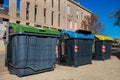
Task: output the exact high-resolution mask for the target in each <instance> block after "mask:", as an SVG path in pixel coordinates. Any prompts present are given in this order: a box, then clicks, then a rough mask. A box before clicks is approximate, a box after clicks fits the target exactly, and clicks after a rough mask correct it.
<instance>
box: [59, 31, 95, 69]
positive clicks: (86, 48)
mask: <svg viewBox="0 0 120 80" xmlns="http://www.w3.org/2000/svg"><path fill="white" fill-rule="evenodd" d="M93 39H94V36H93V35H92V34H81V33H76V32H72V31H66V30H62V31H61V39H60V44H59V45H60V46H59V64H63V65H68V66H75V67H77V66H80V65H84V64H91V63H92V62H91V61H92V43H93Z"/></svg>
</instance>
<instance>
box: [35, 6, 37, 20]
mask: <svg viewBox="0 0 120 80" xmlns="http://www.w3.org/2000/svg"><path fill="white" fill-rule="evenodd" d="M36 15H37V5H35V21H36Z"/></svg>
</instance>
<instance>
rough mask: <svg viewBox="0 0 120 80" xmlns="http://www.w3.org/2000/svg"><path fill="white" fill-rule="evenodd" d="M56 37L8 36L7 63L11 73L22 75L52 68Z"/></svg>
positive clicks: (54, 57)
mask: <svg viewBox="0 0 120 80" xmlns="http://www.w3.org/2000/svg"><path fill="white" fill-rule="evenodd" d="M56 44H57V38H54V37H46V36H45V37H44V36H35V35H27V34H26V35H23V34H15V35H11V36H10V42H9V44H8V51H7V52H8V53H7V63H8V68H9V71H10V72H11V73H14V74H17V75H18V76H24V75H29V74H34V73H39V72H44V71H48V70H53V69H54V67H55V63H56V55H55V46H56Z"/></svg>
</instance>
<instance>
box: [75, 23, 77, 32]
mask: <svg viewBox="0 0 120 80" xmlns="http://www.w3.org/2000/svg"><path fill="white" fill-rule="evenodd" d="M74 25H75V30H77V22H75V24H74Z"/></svg>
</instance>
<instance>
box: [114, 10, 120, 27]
mask: <svg viewBox="0 0 120 80" xmlns="http://www.w3.org/2000/svg"><path fill="white" fill-rule="evenodd" d="M115 17H116V21H115V25H116V26H120V9H119V10H117V11H116V12H115Z"/></svg>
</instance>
